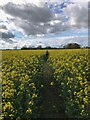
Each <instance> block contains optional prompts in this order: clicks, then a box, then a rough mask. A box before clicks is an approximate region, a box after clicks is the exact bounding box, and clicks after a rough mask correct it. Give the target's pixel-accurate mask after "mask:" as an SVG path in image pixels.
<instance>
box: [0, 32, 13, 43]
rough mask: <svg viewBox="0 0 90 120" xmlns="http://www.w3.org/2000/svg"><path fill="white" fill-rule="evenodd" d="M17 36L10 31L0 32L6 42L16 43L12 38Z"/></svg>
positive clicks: (0, 36)
mask: <svg viewBox="0 0 90 120" xmlns="http://www.w3.org/2000/svg"><path fill="white" fill-rule="evenodd" d="M14 37H15V35H14V34H12V33H10V32H7V33H6V32H0V38H1V39H2V40H3V41H5V42H7V43H9V44H13V43H15V42H14V41H13V40H12V39H11V38H14Z"/></svg>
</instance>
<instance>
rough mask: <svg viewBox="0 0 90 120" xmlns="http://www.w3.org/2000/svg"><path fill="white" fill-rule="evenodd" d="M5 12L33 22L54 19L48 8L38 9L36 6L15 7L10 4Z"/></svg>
mask: <svg viewBox="0 0 90 120" xmlns="http://www.w3.org/2000/svg"><path fill="white" fill-rule="evenodd" d="M3 9H4V11H6V12H7V13H8V14H10V15H12V16H14V17H15V16H16V17H19V18H21V19H25V20H30V21H32V22H47V21H49V20H51V19H52V17H53V14H52V12H51V10H50V9H48V8H46V7H38V6H36V5H34V4H27V5H15V4H13V3H8V4H6V5H5V6H4V7H3Z"/></svg>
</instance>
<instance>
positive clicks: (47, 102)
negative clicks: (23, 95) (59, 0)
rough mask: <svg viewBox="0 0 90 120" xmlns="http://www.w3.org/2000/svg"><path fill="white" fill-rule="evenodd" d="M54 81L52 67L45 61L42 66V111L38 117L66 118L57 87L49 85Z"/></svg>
mask: <svg viewBox="0 0 90 120" xmlns="http://www.w3.org/2000/svg"><path fill="white" fill-rule="evenodd" d="M53 81H54V78H53V68H52V67H50V66H49V65H48V64H47V62H45V63H44V66H43V82H44V83H43V85H44V87H43V91H42V97H43V102H42V111H41V115H40V118H67V115H66V114H65V107H64V101H63V99H62V98H61V97H60V96H59V94H58V91H57V88H56V87H54V86H52V85H51V82H53Z"/></svg>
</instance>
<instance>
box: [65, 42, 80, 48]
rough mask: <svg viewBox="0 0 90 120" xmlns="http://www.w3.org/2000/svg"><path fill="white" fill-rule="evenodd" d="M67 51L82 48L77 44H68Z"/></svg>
mask: <svg viewBox="0 0 90 120" xmlns="http://www.w3.org/2000/svg"><path fill="white" fill-rule="evenodd" d="M64 48H65V49H79V48H81V47H80V45H79V44H77V43H68V44H67V45H65V46H64Z"/></svg>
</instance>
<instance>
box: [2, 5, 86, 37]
mask: <svg viewBox="0 0 90 120" xmlns="http://www.w3.org/2000/svg"><path fill="white" fill-rule="evenodd" d="M3 10H4V11H5V12H6V13H7V14H10V15H11V16H13V17H14V19H13V20H12V21H13V22H14V24H15V25H16V26H18V27H20V28H21V29H23V31H24V32H25V33H26V34H27V35H37V34H47V33H57V32H62V31H65V30H67V29H71V28H73V27H76V28H81V27H87V22H88V16H87V8H86V7H83V6H81V7H80V5H77V4H76V5H68V6H67V7H66V8H65V9H64V10H63V11H64V13H63V14H64V15H67V16H68V18H69V19H68V20H67V21H66V20H65V18H63V15H62V14H58V16H55V13H53V11H51V10H50V9H49V8H47V7H46V6H42V7H40V6H36V5H34V4H23V5H16V4H13V3H8V4H6V5H4V6H3ZM55 20H58V21H60V22H59V23H55V24H54V25H51V24H50V22H51V21H55ZM71 21H74V23H75V24H74V25H73V24H71ZM6 37H7V35H6Z"/></svg>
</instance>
